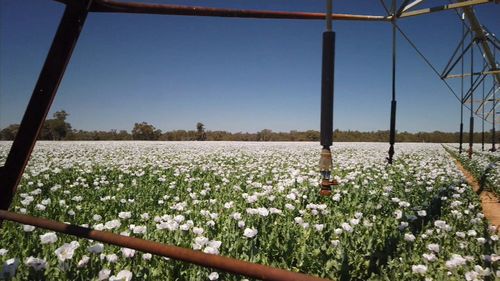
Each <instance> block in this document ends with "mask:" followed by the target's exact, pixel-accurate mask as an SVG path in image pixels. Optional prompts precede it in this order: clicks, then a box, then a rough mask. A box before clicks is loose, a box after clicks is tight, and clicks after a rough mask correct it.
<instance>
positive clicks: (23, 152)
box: [0, 0, 498, 281]
mask: <svg viewBox="0 0 500 281" xmlns="http://www.w3.org/2000/svg"><path fill="white" fill-rule="evenodd" d="M54 1H56V2H60V3H63V4H65V6H66V7H65V10H64V14H63V16H62V19H61V21H60V23H59V26H58V29H57V32H56V35H55V37H54V39H53V41H52V45H51V47H50V50H49V52H48V55H47V58H46V60H45V62H44V65H43V68H42V70H41V73H40V76H39V78H38V81H37V83H36V85H35V88H34V90H33V93H32V96H31V99H30V101H29V103H28V106H27V108H26V111H25V113H24V116H23V119H22V122H21V125H20V127H19V131H18V133H17V135H16V137H15V139H14V142H13V144H12V147H11V149H10V151H9V154H8V156H7V160H6V162H5V165H4V166H3V167H0V195H1V197H0V224H1V222H2V221H3V220H9V221H13V222H18V223H23V224H29V225H34V226H37V227H40V228H44V229H50V230H53V231H57V232H61V233H66V234H70V235H74V236H77V237H82V238H88V239H93V240H97V241H101V242H105V243H109V244H113V245H117V246H121V247H128V248H132V249H136V250H139V251H143V252H149V253H153V254H157V255H161V256H165V257H171V258H174V259H177V260H181V261H185V262H189V263H193V264H197V265H200V266H204V267H211V268H215V269H218V270H222V271H225V272H230V273H234V274H240V275H244V276H247V277H251V278H258V279H261V280H276V281H292V280H297V281H298V280H304V281H319V280H326V279H322V278H318V277H314V276H309V275H305V274H301V273H295V272H290V271H286V270H282V269H276V268H272V267H269V266H264V265H259V264H255V263H249V262H245V261H241V260H237V259H232V258H228V257H222V256H217V255H209V254H205V253H201V252H198V251H193V250H191V249H185V248H180V247H176V246H171V245H164V244H160V243H157V242H152V241H147V240H143V239H138V238H132V237H126V236H122V235H118V234H114V233H111V232H104V231H97V230H92V229H89V228H83V227H79V226H75V225H69V224H64V223H61V222H56V221H52V220H48V219H44V218H37V217H32V216H27V215H21V214H16V213H12V212H9V211H7V210H8V209H9V207H10V205H11V203H12V200H13V198H14V195H15V192H16V188H17V186H18V184H19V182H20V180H21V178H22V174H23V172H24V170H25V168H26V165H27V164H28V160H29V158H30V156H31V153H32V151H33V148H34V146H35V143H36V139H37V136H38V135H39V132H40V129H41V127H42V125H43V121H44V120H45V118H46V116H47V114H48V112H49V109H50V106H51V104H52V101H53V99H54V97H55V95H56V93H57V89H58V87H59V84H60V82H61V80H62V78H63V75H64V72H65V70H66V66H67V65H68V62H69V60H70V58H71V55H72V52H73V49H74V47H75V45H76V43H77V41H78V37H79V35H80V32H81V30H82V28H83V26H84V23H85V20H86V17H87V15H88V13H90V12H97V13H137V14H161V15H180V16H206V17H231V18H255V19H300V20H324V19H325V18H327V14H326V13H305V12H283V11H258V10H235V9H221V8H207V7H190V6H179V5H164V4H145V3H132V2H120V1H114V0H54ZM408 2H409V1H405V2H404V3H405V4H406V3H408ZM420 2H422V1H421V0H417V1H414V2H413V3H411V4H409V5H406V6H405V7H403V6H402V7H401V8H400V9H399V11H398V13H397V14H395V15H387V16H372V15H351V14H335V13H331V14H329V17H331V19H333V20H349V21H380V22H392V21H393V19H395V18H396V17H397V18H404V17H407V16H410V15H413V14H415V13H416V14H415V15H422V14H427V13H429V12H435V11H443V10H447V9H451V8H457V7H459V6H460V7H465V9H466V14H471V13H472V12H471V10H470V7H471V6H473V5H477V4H484V3H489V2H492V1H487V0H470V1H464V2H463V3H461V4H456V5H454V6H453V7H452V6H447V7H440V8H431V9H427V10H428V11H423V10H419V11H414V12H411V11H409V9H410V6H415V5H416V4H418V3H420ZM495 2H498V0H497V1H495ZM467 9H468V10H467ZM412 13H413V14H412ZM468 16H469V15H468ZM473 29H475V31H476V32H477V28H476V26H474V25H473ZM493 70H496V69H493Z"/></svg>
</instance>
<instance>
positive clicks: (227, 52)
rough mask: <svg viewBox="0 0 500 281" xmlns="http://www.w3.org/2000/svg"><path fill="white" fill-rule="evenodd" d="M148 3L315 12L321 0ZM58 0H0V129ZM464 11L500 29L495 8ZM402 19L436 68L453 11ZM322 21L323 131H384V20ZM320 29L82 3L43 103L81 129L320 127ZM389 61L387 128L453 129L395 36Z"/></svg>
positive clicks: (34, 74)
mask: <svg viewBox="0 0 500 281" xmlns="http://www.w3.org/2000/svg"><path fill="white" fill-rule="evenodd" d="M140 2H144V1H140ZM149 2H160V3H161V2H163V3H172V4H183V5H199V6H212V7H227V8H248V9H268V10H289V11H314V12H323V11H324V5H325V1H324V0H287V1H283V0H254V1H248V0H246V1H245V0H198V1H195V0H170V1H166V0H164V1H153V0H151V1H149ZM386 2H390V1H386ZM398 2H402V1H398ZM425 2H428V3H427V5H426V6H433V5H439V4H442V3H447V2H448V1H425ZM424 6H425V5H424ZM63 9H64V5H62V4H60V3H57V2H55V1H51V0H23V1H19V0H0V128H1V127H5V126H7V125H8V124H11V123H19V122H20V120H21V118H22V114H23V112H24V110H25V108H26V105H27V102H28V100H29V97H30V95H31V92H32V90H33V88H34V85H35V82H36V80H37V78H38V74H39V72H40V69H41V67H42V64H43V62H44V59H45V56H46V54H47V52H48V49H49V47H50V44H51V41H52V38H53V36H54V34H55V31H56V28H57V25H58V23H59V20H60V18H61V16H62V13H63ZM334 12H336V13H356V14H375V15H385V11H384V9H383V8H382V6H381V4H380V1H376V0H359V1H347V0H334ZM476 13H477V16H478V18H479V20H480V21H481V23H483V24H484V25H486V26H487V27H488V28H489V29H490V30H492V31H493V33H496V34H500V5H495V4H487V5H483V6H478V7H476ZM400 25H401V27H402V29H403V30H404V31H405V32H406V33H407V34H408V35H409V36H410V37H411V38H412V39H413V40H414V42H415V43H416V44H417V46H418V47H419V48H420V49H421V51H422V52H423V53H424V54H425V55H426V56H428V57H429V58H430V60H431V61H432V63H433V64H434V65H435V66H436V67H437V68H438V69H439V70H442V69H443V67H444V66H445V64H446V62H447V61H448V59H449V57H450V56H451V53H452V52H453V50H454V48H455V46H456V45H457V44H458V41H459V39H460V36H461V25H460V22H459V20H458V17H457V15H456V13H455V12H454V11H446V12H439V13H435V14H430V15H425V16H420V17H415V18H408V19H404V20H401V21H400ZM334 30H335V31H336V34H337V45H336V65H335V71H336V72H335V113H334V115H335V117H334V118H335V119H334V128H339V129H342V130H346V129H351V130H363V131H368V130H387V129H388V128H389V111H390V98H391V25H390V24H388V23H382V22H346V21H344V22H340V21H338V22H337V21H336V22H334ZM323 31H324V22H323V21H301V20H256V19H227V18H206V17H181V16H159V15H136V14H90V15H89V17H88V18H87V22H86V23H85V26H84V29H83V31H82V33H81V36H80V39H79V41H78V44H77V47H76V48H75V51H74V53H73V56H72V60H71V62H70V64H69V66H68V68H67V70H66V74H65V76H64V79H63V81H62V83H61V85H60V88H59V91H58V94H57V96H56V99H55V101H54V103H53V105H52V110H51V113H50V114H52V113H53V112H54V111H56V110H61V109H64V110H66V111H67V112H69V113H70V116H69V117H68V121H69V122H70V123H71V124H72V125H73V128H76V129H84V130H109V129H118V130H120V129H126V130H130V129H131V128H132V126H133V124H134V122H141V121H146V122H148V123H151V124H153V125H155V126H156V127H157V128H159V129H162V130H172V129H194V128H195V124H196V122H198V121H201V122H203V123H204V124H205V125H206V128H207V129H208V130H228V131H233V132H237V131H248V132H255V131H259V130H262V129H264V128H268V129H272V130H274V131H289V130H307V129H315V130H318V129H319V108H320V80H321V36H322V32H323ZM476 53H477V52H476ZM476 61H479V57H478V59H476ZM397 69H398V72H397V100H398V112H397V115H398V120H397V128H398V130H400V131H404V130H406V131H433V130H442V131H457V130H458V125H459V108H460V105H459V102H458V101H457V100H456V99H455V97H454V96H453V95H452V94H451V93H450V92H449V91H448V90H447V88H446V87H445V86H444V84H443V83H442V82H441V81H440V80H439V79H438V77H436V75H435V74H434V73H433V72H432V71H431V70H430V68H429V67H428V66H427V65H426V64H425V63H424V62H423V61H422V59H421V58H419V57H418V56H417V54H416V53H415V52H414V51H413V49H411V47H410V46H409V45H408V44H407V42H406V41H404V39H403V38H402V37H401V36H399V39H398V65H397ZM488 81H489V83H490V84H491V80H488ZM456 82H458V81H454V83H453V85H454V86H455V89H457V90H458V91H459V90H460V89H459V87H458V84H457V83H456ZM466 85H467V84H466ZM466 118H468V115H466ZM466 120H467V119H466ZM464 123H465V124H468V122H464ZM478 123H479V120H478V121H476V124H478ZM466 127H467V125H466ZM476 127H478V125H476ZM489 127H490V126H489V125H488V126H487V128H489Z"/></svg>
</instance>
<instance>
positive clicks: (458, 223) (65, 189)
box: [0, 141, 500, 280]
mask: <svg viewBox="0 0 500 281" xmlns="http://www.w3.org/2000/svg"><path fill="white" fill-rule="evenodd" d="M9 147H10V143H7V142H0V160H1V161H0V162H3V161H4V160H5V158H6V156H7V153H8V149H9ZM320 148H321V147H320V146H319V145H318V144H317V143H252V142H246V143H245V142H138V141H130V142H39V143H38V144H37V146H36V148H35V150H34V152H33V155H32V158H31V160H30V162H29V165H28V167H27V169H26V171H25V174H24V176H23V179H22V182H21V183H20V186H19V187H18V192H17V194H16V197H15V200H14V203H13V204H12V206H11V211H15V212H18V213H22V214H29V215H32V216H38V217H44V218H49V219H53V220H57V221H61V222H67V223H71V224H75V225H81V226H86V227H90V228H93V229H97V230H106V231H111V232H114V233H117V234H122V235H127V236H133V237H138V238H143V239H148V240H153V241H157V242H161V243H166V244H172V245H177V246H181V247H185V248H190V249H194V250H197V251H202V252H205V253H209V254H214V255H223V256H228V257H233V258H237V259H242V260H246V261H250V262H255V263H260V264H265V265H270V266H273V267H278V268H282V269H287V270H291V271H296V272H302V273H306V274H311V275H315V276H320V277H324V278H327V279H332V280H495V279H496V278H500V268H499V263H500V256H499V255H500V253H499V251H500V247H499V242H498V232H497V230H496V228H495V227H494V226H491V225H489V224H488V222H487V220H486V219H485V218H484V215H483V214H482V212H481V204H480V201H479V198H478V196H477V194H476V193H474V192H473V191H472V189H471V188H470V187H469V186H468V185H467V183H466V182H465V181H464V177H463V175H462V174H461V172H460V171H459V170H458V168H457V166H456V164H455V161H454V159H453V158H452V157H451V156H450V154H449V153H448V152H447V151H446V150H445V149H444V147H443V146H442V145H440V144H415V143H408V144H397V145H396V158H395V163H394V164H393V165H388V164H387V163H386V161H385V157H386V156H387V149H388V145H387V144H385V143H384V144H382V143H336V144H334V146H333V147H332V154H333V167H334V170H333V171H332V175H334V177H335V178H336V179H337V181H338V182H339V185H338V186H335V187H333V194H332V196H330V197H323V196H320V195H319V185H318V184H319V181H320V175H319V172H318V161H319V152H320ZM485 157H486V156H485ZM495 180H497V179H496V178H495V179H492V181H495ZM0 263H1V268H0V269H1V274H0V279H2V278H3V279H5V280H247V279H245V278H244V277H242V276H236V275H230V274H227V273H224V272H218V271H214V270H211V269H206V268H202V267H199V266H195V265H190V264H187V263H182V262H179V261H175V260H172V259H168V258H163V257H158V256H154V255H151V254H148V253H141V252H138V251H135V250H132V249H128V248H120V247H117V246H111V245H105V244H101V243H99V242H96V241H89V240H86V239H80V238H77V237H73V236H69V235H64V234H59V233H54V232H51V231H46V230H43V229H40V228H35V227H33V226H29V225H21V224H15V223H12V222H7V221H5V222H3V224H2V227H1V229H0Z"/></svg>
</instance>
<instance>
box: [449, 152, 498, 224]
mask: <svg viewBox="0 0 500 281" xmlns="http://www.w3.org/2000/svg"><path fill="white" fill-rule="evenodd" d="M455 163H456V164H457V167H458V169H460V171H462V173H463V174H464V176H465V179H466V181H467V183H468V184H469V185H470V186H472V189H473V190H474V191H475V192H476V193H478V191H479V189H480V186H479V182H478V181H477V179H476V178H474V176H472V174H471V173H469V171H467V170H466V169H465V168H464V167H463V166H462V164H461V163H460V161H458V160H455ZM479 198H480V199H481V205H482V207H483V214H484V216H485V217H486V219H488V221H489V222H490V224H492V225H495V226H496V227H497V229H498V228H500V200H499V199H498V198H497V197H496V196H495V194H494V193H492V192H489V191H482V192H481V193H480V194H479Z"/></svg>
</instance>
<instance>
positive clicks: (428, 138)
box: [0, 110, 500, 143]
mask: <svg viewBox="0 0 500 281" xmlns="http://www.w3.org/2000/svg"><path fill="white" fill-rule="evenodd" d="M67 116H68V113H66V112H65V111H64V110H63V111H58V112H56V113H54V115H53V117H54V118H53V119H47V120H46V121H45V123H44V126H43V128H42V131H41V132H40V137H39V139H41V140H161V141H205V140H207V141H319V138H320V134H319V131H315V130H308V131H290V132H273V131H272V130H269V129H264V130H261V131H259V132H257V133H242V132H238V133H231V132H226V131H209V130H208V131H207V130H205V125H204V124H203V123H201V122H198V123H197V124H196V130H174V131H167V132H162V131H161V130H159V129H156V128H155V127H154V126H153V125H151V124H148V123H146V122H142V123H135V124H134V127H133V129H132V131H131V132H128V131H126V130H120V131H117V130H110V131H83V130H74V129H72V127H71V124H69V123H68V122H66V117H67ZM18 129H19V125H17V124H13V125H9V126H7V127H6V128H4V129H2V130H1V131H0V139H1V140H13V139H14V137H15V136H16V134H17V130H18ZM388 139H389V131H374V132H359V131H350V130H349V131H340V130H335V131H334V132H333V140H334V141H336V142H386V141H388ZM468 139H469V137H468V134H466V133H464V138H463V141H464V142H465V143H466V142H468ZM396 140H397V141H398V142H436V143H456V142H458V141H459V133H458V132H457V133H447V132H440V131H434V132H418V133H409V132H398V133H397V137H396ZM474 141H475V142H476V143H477V142H481V133H480V132H479V133H475V134H474ZM485 142H487V143H489V142H491V133H490V132H485ZM496 142H500V133H497V134H496Z"/></svg>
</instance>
